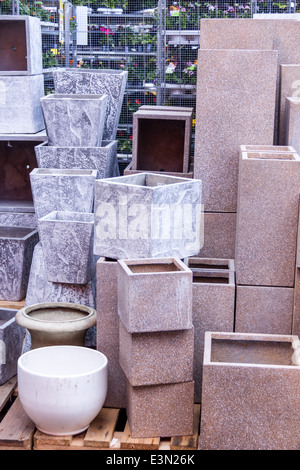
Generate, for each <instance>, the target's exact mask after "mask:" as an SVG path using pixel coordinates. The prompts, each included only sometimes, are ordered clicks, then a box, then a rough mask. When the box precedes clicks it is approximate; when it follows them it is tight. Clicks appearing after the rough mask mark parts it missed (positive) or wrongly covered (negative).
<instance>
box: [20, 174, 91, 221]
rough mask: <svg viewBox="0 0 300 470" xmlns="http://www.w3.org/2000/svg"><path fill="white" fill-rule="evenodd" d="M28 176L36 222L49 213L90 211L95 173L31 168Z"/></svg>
mask: <svg viewBox="0 0 300 470" xmlns="http://www.w3.org/2000/svg"><path fill="white" fill-rule="evenodd" d="M29 176H30V183H31V189H32V196H33V202H34V208H35V213H36V216H37V218H38V219H40V218H41V217H44V216H45V215H47V214H49V213H50V212H52V211H71V212H93V204H94V184H95V180H96V178H97V170H81V169H69V170H66V169H52V168H35V169H34V170H32V172H31V173H30V175H29Z"/></svg>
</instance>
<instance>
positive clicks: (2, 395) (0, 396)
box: [0, 375, 17, 411]
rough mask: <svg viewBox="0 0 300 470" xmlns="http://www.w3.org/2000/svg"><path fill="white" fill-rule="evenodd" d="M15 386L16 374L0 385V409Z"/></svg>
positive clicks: (10, 395)
mask: <svg viewBox="0 0 300 470" xmlns="http://www.w3.org/2000/svg"><path fill="white" fill-rule="evenodd" d="M16 386H17V376H16V375H15V376H14V377H12V378H11V379H10V380H8V381H7V382H5V384H3V385H1V386H0V411H1V410H2V409H3V408H4V406H5V405H6V403H7V402H8V400H9V399H10V398H11V397H12V395H13V394H14V391H15V388H16Z"/></svg>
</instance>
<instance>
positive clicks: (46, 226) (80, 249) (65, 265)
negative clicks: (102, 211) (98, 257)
mask: <svg viewBox="0 0 300 470" xmlns="http://www.w3.org/2000/svg"><path fill="white" fill-rule="evenodd" d="M38 227H39V235H40V240H41V244H42V249H43V255H44V260H45V268H46V273H47V280H48V281H50V282H61V283H66V284H86V283H87V282H89V281H91V280H92V279H93V277H94V275H95V261H94V254H93V238H94V214H93V213H84V212H69V211H62V212H61V211H53V212H50V213H49V214H47V215H45V216H44V217H41V218H40V219H39V220H38Z"/></svg>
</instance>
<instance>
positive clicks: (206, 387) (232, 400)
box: [199, 332, 300, 450]
mask: <svg viewBox="0 0 300 470" xmlns="http://www.w3.org/2000/svg"><path fill="white" fill-rule="evenodd" d="M296 342H299V339H298V337H297V336H291V335H282V336H280V335H259V334H251V333H249V334H246V333H244V334H243V333H240V334H239V333H231V334H230V333H222V332H220V333H216V332H206V334H205V351H204V361H203V393H202V402H201V423H200V437H199V449H200V450H204V449H206V450H296V449H299V437H300V435H299V419H300V410H299V381H300V377H299V375H300V368H299V366H297V365H295V363H294V360H295V349H294V347H293V346H294V345H295V344H296Z"/></svg>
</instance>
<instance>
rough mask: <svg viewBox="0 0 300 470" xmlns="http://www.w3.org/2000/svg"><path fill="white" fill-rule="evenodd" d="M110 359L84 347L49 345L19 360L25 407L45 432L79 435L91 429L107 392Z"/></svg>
mask: <svg viewBox="0 0 300 470" xmlns="http://www.w3.org/2000/svg"><path fill="white" fill-rule="evenodd" d="M107 367H108V361H107V358H106V356H105V355H104V354H102V353H101V352H99V351H97V350H94V349H89V348H86V347H81V346H48V347H43V348H38V349H33V350H31V351H28V352H27V353H24V354H23V355H22V356H20V357H19V360H18V393H19V398H20V401H21V403H22V406H23V408H24V410H25V412H26V413H27V415H28V416H29V418H30V419H31V420H32V421H33V422H34V423H35V425H36V427H37V428H38V429H39V430H40V431H41V432H43V433H46V434H52V435H55V436H64V435H69V434H78V433H80V432H82V431H84V430H85V429H87V428H88V426H89V424H90V423H91V421H92V420H93V419H94V418H95V417H96V416H97V415H98V413H99V412H100V410H101V408H102V407H103V404H104V401H105V398H106V394H107Z"/></svg>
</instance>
